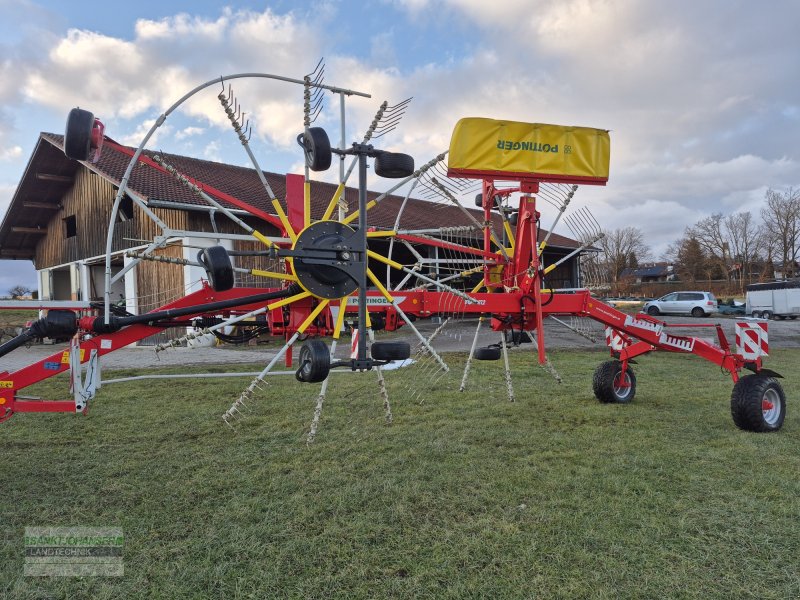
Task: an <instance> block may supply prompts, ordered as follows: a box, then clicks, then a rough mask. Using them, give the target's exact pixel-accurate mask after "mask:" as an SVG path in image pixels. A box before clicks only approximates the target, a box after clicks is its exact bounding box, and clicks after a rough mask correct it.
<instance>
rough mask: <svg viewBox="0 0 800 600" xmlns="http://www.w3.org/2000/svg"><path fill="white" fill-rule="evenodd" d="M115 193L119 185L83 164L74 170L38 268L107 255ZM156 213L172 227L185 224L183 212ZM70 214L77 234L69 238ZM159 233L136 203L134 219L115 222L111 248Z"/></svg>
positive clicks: (38, 248) (39, 250)
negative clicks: (66, 221) (108, 234)
mask: <svg viewBox="0 0 800 600" xmlns="http://www.w3.org/2000/svg"><path fill="white" fill-rule="evenodd" d="M116 193H117V188H116V187H115V186H113V185H112V184H111V183H109V182H108V181H107V180H106V179H104V178H103V177H101V176H99V175H96V174H94V173H93V172H91V171H90V170H89V169H87V168H86V167H84V166H81V167H80V168H79V169H78V170H77V172H76V173H75V182H74V184H73V185H72V187H71V188H70V189H69V190H67V192H66V193H65V194H64V196H63V197H62V199H61V208H60V209H58V210H56V211H53V214H52V216H51V217H50V220H49V222H48V223H47V233H46V234H45V235H43V236H42V239H41V240H40V241H39V243H38V244H37V246H36V257H35V260H34V265H35V266H36V268H37V269H46V268H49V267H53V266H56V265H61V264H65V263H71V262H76V261H78V260H84V259H86V258H90V257H93V256H101V255H104V254H105V252H106V234H107V232H108V221H109V219H110V218H111V208H112V207H113V205H114V197H115V196H116ZM153 212H154V213H155V214H157V215H158V216H159V218H161V219H162V220H163V221H164V222H165V223H166V224H167V225H168V226H170V227H175V228H184V227H185V226H186V221H187V219H186V213H185V212H183V211H177V210H164V209H155V210H154V211H153ZM70 216H74V217H75V235H74V236H72V237H67V235H66V233H67V231H66V225H65V219H66V218H67V217H70ZM158 233H159V230H158V227H157V226H156V225H155V223H153V221H152V220H151V219H150V218H149V217H148V216H147V215H145V213H144V211H142V210H141V209H140V208H139V207H138V206H137V205H135V204H134V215H133V218H132V219H129V220H127V221H122V222H118V223H117V224H116V225H115V227H114V243H113V246H112V248H113V249H114V250H120V249H123V248H130V247H132V246H137V245H141V243H142V242H137V241H134V240H152V239H153V236H155V235H157V234H158ZM124 238H128V239H124Z"/></svg>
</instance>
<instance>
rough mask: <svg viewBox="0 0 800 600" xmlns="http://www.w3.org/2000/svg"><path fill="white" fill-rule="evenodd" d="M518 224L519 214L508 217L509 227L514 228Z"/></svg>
mask: <svg viewBox="0 0 800 600" xmlns="http://www.w3.org/2000/svg"><path fill="white" fill-rule="evenodd" d="M518 222H519V213H514V214H511V215H508V224H509V225H511V226H512V227H516V226H517V223H518Z"/></svg>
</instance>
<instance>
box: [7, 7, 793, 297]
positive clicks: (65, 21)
mask: <svg viewBox="0 0 800 600" xmlns="http://www.w3.org/2000/svg"><path fill="white" fill-rule="evenodd" d="M798 23H800V3H798V2H796V1H793V0H772V1H771V2H768V3H756V2H752V1H748V2H744V1H738V0H686V1H684V0H672V1H670V2H655V1H647V0H556V1H543V0H498V1H496V2H486V1H485V0H374V1H371V2H370V1H367V2H356V1H352V2H348V1H344V0H342V1H336V0H329V1H319V2H313V1H307V2H291V1H288V0H285V1H284V0H280V1H274V2H230V3H224V2H222V3H221V2H208V1H206V0H193V1H191V2H189V1H183V0H170V1H169V2H164V1H163V0H162V1H160V2H154V1H152V0H140V1H137V2H108V1H104V2H95V1H88V0H87V1H80V0H73V1H71V2H63V1H61V0H53V1H38V2H37V1H32V0H0V80H2V82H3V85H2V87H0V215H4V214H5V212H6V209H7V207H8V204H9V202H10V201H11V198H12V197H13V194H14V191H15V189H16V186H17V185H18V183H19V181H20V178H21V177H22V174H23V171H24V169H25V166H26V164H27V161H28V159H29V158H30V156H31V153H32V151H33V148H34V146H35V144H36V141H37V139H38V135H39V132H40V131H49V132H54V133H62V132H63V129H64V123H65V120H66V115H67V113H68V111H69V110H70V109H71V108H72V107H74V106H80V107H82V108H85V109H87V110H91V111H92V112H93V113H94V114H95V115H96V116H97V117H99V118H100V119H102V120H103V121H104V123H105V124H106V134H107V135H109V136H110V137H112V138H113V139H115V140H117V141H119V142H122V143H128V144H131V145H134V146H136V145H138V144H139V142H140V141H141V139H142V137H143V135H144V133H145V132H146V131H147V129H149V127H150V125H151V124H152V123H153V122H154V120H155V119H156V118H157V116H158V115H159V114H161V113H162V112H163V111H164V110H165V109H166V108H167V107H168V106H170V105H172V104H173V103H174V102H175V101H176V100H177V99H178V98H180V97H181V96H183V95H184V94H185V93H186V92H187V91H189V90H190V89H192V88H194V87H195V86H196V85H198V84H200V83H203V82H206V81H209V80H212V79H214V78H217V77H219V76H221V75H229V74H233V73H243V72H260V73H270V74H276V75H281V76H286V77H292V78H298V79H300V78H302V77H303V75H305V74H307V73H310V72H311V71H312V70H313V69H314V67H315V66H316V64H317V62H318V61H319V60H320V58H323V57H324V61H325V82H326V83H328V84H331V85H336V86H339V87H342V88H348V89H353V90H357V91H361V92H366V93H369V94H371V98H369V99H365V98H355V97H351V98H349V99H348V100H347V102H346V107H347V128H346V135H347V137H348V139H349V140H351V141H355V140H356V139H360V138H361V136H362V135H363V131H364V130H365V129H366V127H367V126H368V125H369V122H370V121H371V120H372V116H373V115H374V113H375V110H376V109H377V107H378V105H379V104H380V102H382V101H383V100H387V101H388V102H389V104H390V105H391V104H396V103H398V102H400V101H402V100H404V99H405V98H408V97H412V96H413V98H414V99H413V101H412V102H411V104H410V106H409V108H408V110H407V111H406V114H405V116H404V118H403V120H402V122H401V123H400V126H399V127H398V128H397V130H395V131H394V132H392V133H390V134H389V135H387V136H385V137H384V138H381V140H379V142H378V143H379V144H380V147H381V148H384V149H387V150H394V151H403V152H407V153H409V154H412V155H413V156H414V157H415V159H416V161H417V164H421V163H423V162H426V161H427V160H429V159H430V158H432V157H433V156H435V155H436V154H438V153H440V152H442V151H444V150H446V149H447V146H448V144H449V139H450V134H451V132H452V129H453V126H454V125H455V123H456V121H458V119H460V118H462V117H490V118H497V119H509V120H517V121H525V122H537V123H555V124H560V125H581V126H588V127H596V128H602V129H608V130H610V132H611V133H610V135H611V168H610V179H609V182H608V185H607V186H605V187H589V186H584V187H582V188H581V189H580V190H579V191H578V193H577V195H576V197H575V200H574V204H575V205H576V206H586V207H588V208H589V209H590V210H591V211H592V213H593V214H594V215H595V217H596V218H597V220H598V221H599V223H600V225H601V226H602V227H603V228H605V229H616V228H619V227H628V226H633V227H638V228H639V229H640V230H641V231H642V232H643V233H644V236H645V239H646V241H647V242H648V243H649V245H650V246H651V248H652V251H653V257H654V258H658V257H659V256H660V255H661V254H662V253H663V252H664V250H665V249H666V247H667V245H668V244H669V243H671V242H673V241H674V240H676V239H678V238H679V237H680V236H681V235H682V233H683V231H684V229H685V228H686V227H687V226H690V225H692V224H694V223H696V222H697V221H699V220H700V219H702V218H704V217H707V216H709V215H711V214H713V213H715V212H723V213H725V214H729V213H734V212H739V211H751V212H753V214H754V216H757V215H758V212H759V210H760V207H761V205H762V204H763V200H764V193H765V191H766V190H767V189H768V188H773V189H778V190H783V189H786V188H788V187H790V186H798V185H800V169H799V168H798V166H799V162H800V143H798V139H800V136H798V129H799V127H798V126H800V80H798V77H797V74H798V73H800V36H798V35H797V32H796V28H797V24H798ZM233 85H234V92H235V93H236V96H237V98H238V99H239V102H240V103H241V105H242V107H243V110H245V111H246V112H248V114H249V115H250V116H251V119H252V121H251V122H252V124H253V136H252V139H251V143H252V146H253V149H254V151H255V153H256V156H257V158H258V161H259V163H260V165H261V167H262V168H263V169H265V170H268V171H274V172H301V166H302V162H301V161H302V157H301V156H300V154H299V152H298V148H297V146H296V142H295V138H296V136H297V134H298V133H299V132H300V131H301V130H302V88H301V87H299V86H296V85H291V84H286V83H276V82H267V81H263V80H260V81H254V80H247V81H244V80H240V81H236V82H234V84H233ZM217 91H218V90H217V89H216V88H214V87H212V88H209V90H207V91H206V92H204V93H202V94H198V95H197V96H195V97H193V98H192V99H191V100H190V101H189V102H187V103H186V104H184V105H183V106H182V107H181V109H180V110H179V111H176V112H175V113H174V114H172V115H170V117H169V119H168V120H167V122H166V123H165V124H164V125H163V126H162V127H160V128H159V129H158V131H157V134H156V136H155V137H154V139H153V140H151V143H150V145H149V147H150V148H153V149H163V150H164V151H167V152H175V153H179V154H187V155H191V156H197V157H200V158H208V159H210V160H219V161H223V162H228V163H232V164H242V165H245V164H249V163H248V162H247V157H246V155H245V154H244V152H243V150H242V148H241V146H240V145H239V144H238V142H237V141H236V139H235V136H234V134H233V132H232V131H231V128H230V125H229V123H228V122H227V119H226V117H225V115H224V113H223V111H222V109H221V108H220V106H219V103H218V102H217V100H216V93H217ZM338 115H339V104H338V99H336V98H334V97H333V96H332V95H330V94H328V95H327V96H326V103H325V108H324V110H323V112H322V113H321V114H320V116H319V119H318V121H317V123H316V124H317V125H321V126H324V127H326V129H328V130H329V133H330V134H331V137H332V139H334V140H338V139H339V120H338ZM334 176H335V172H333V171H332V172H330V173H328V174H325V175H324V176H323V178H328V179H331V178H333V177H334ZM370 184H371V185H370V187H372V188H373V189H381V186H382V185H385V183H381V182H380V180H374V181H372V180H371V182H370ZM543 225H544V226H545V227H547V219H545V220H544V223H543ZM559 233H564V234H566V235H569V232H568V231H559ZM16 284H23V285H28V286H31V287H34V288H35V286H36V278H35V272H34V270H33V266H32V263H30V262H29V261H0V295H2V294H5V293H6V291H7V290H8V288H10V287H11V286H13V285H16Z"/></svg>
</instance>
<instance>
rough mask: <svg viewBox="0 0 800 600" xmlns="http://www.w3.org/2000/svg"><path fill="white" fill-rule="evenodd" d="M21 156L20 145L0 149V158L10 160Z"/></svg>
mask: <svg viewBox="0 0 800 600" xmlns="http://www.w3.org/2000/svg"><path fill="white" fill-rule="evenodd" d="M20 156H22V146H11V147H10V148H3V149H0V160H11V159H14V158H19V157H20Z"/></svg>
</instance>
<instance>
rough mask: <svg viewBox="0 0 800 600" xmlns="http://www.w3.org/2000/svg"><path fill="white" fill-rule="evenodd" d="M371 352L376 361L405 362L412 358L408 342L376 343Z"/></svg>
mask: <svg viewBox="0 0 800 600" xmlns="http://www.w3.org/2000/svg"><path fill="white" fill-rule="evenodd" d="M370 350H371V352H372V358H374V359H375V360H405V359H407V358H408V357H409V356H411V345H410V344H409V343H408V342H374V343H373V344H372V347H371V349H370Z"/></svg>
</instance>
